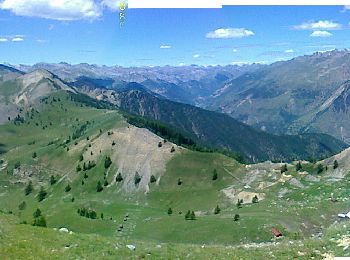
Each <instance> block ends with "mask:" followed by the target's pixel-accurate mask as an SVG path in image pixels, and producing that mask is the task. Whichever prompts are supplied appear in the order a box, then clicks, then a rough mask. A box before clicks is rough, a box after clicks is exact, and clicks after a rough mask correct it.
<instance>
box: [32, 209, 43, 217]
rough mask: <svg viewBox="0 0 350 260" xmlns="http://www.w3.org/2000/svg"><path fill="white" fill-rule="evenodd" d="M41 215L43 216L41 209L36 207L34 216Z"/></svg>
mask: <svg viewBox="0 0 350 260" xmlns="http://www.w3.org/2000/svg"><path fill="white" fill-rule="evenodd" d="M39 216H41V210H40V209H36V211H35V212H34V213H33V217H34V218H37V217H39Z"/></svg>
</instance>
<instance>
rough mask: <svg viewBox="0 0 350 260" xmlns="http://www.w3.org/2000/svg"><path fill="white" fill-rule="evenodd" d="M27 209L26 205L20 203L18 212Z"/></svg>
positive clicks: (23, 202)
mask: <svg viewBox="0 0 350 260" xmlns="http://www.w3.org/2000/svg"><path fill="white" fill-rule="evenodd" d="M26 207H27V203H26V202H25V201H22V202H21V204H19V205H18V209H19V210H24V209H25V208H26Z"/></svg>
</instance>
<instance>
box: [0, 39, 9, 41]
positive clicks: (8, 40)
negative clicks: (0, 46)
mask: <svg viewBox="0 0 350 260" xmlns="http://www.w3.org/2000/svg"><path fill="white" fill-rule="evenodd" d="M8 41H9V40H8V39H7V38H0V42H8Z"/></svg>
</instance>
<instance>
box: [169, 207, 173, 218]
mask: <svg viewBox="0 0 350 260" xmlns="http://www.w3.org/2000/svg"><path fill="white" fill-rule="evenodd" d="M172 214H173V210H172V209H171V208H168V215H169V216H170V215H172Z"/></svg>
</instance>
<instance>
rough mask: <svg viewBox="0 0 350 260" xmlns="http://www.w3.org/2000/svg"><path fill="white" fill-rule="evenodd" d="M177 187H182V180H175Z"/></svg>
mask: <svg viewBox="0 0 350 260" xmlns="http://www.w3.org/2000/svg"><path fill="white" fill-rule="evenodd" d="M177 185H179V186H180V185H182V180H181V178H179V179H178V180H177Z"/></svg>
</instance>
